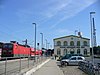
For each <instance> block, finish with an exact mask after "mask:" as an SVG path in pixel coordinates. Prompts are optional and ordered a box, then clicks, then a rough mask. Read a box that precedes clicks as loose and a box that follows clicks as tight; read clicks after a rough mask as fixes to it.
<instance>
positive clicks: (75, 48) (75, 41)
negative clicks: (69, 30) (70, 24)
mask: <svg viewBox="0 0 100 75" xmlns="http://www.w3.org/2000/svg"><path fill="white" fill-rule="evenodd" d="M76 32H78V30H75V43H76V45H75V50H76V51H77V41H76V37H77V36H76Z"/></svg>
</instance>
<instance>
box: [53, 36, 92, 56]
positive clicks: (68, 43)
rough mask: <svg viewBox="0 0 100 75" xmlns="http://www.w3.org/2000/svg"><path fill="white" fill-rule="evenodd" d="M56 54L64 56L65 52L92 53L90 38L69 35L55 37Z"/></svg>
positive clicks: (86, 54) (85, 54) (87, 54)
mask: <svg viewBox="0 0 100 75" xmlns="http://www.w3.org/2000/svg"><path fill="white" fill-rule="evenodd" d="M53 41H54V54H56V55H58V56H64V55H65V54H82V55H84V56H89V55H90V39H88V38H84V37H81V36H75V35H69V36H64V37H59V38H55V39H53Z"/></svg>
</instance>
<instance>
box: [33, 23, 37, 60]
mask: <svg viewBox="0 0 100 75" xmlns="http://www.w3.org/2000/svg"><path fill="white" fill-rule="evenodd" d="M32 24H33V25H34V26H35V34H34V35H35V36H34V51H35V60H34V61H36V23H32Z"/></svg>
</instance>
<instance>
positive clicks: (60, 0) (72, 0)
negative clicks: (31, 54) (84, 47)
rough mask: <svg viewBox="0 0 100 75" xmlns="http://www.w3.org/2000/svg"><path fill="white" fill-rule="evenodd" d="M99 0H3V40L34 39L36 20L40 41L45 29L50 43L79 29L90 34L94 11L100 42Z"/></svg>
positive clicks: (0, 22) (0, 13) (0, 8)
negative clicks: (92, 12)
mask: <svg viewBox="0 0 100 75" xmlns="http://www.w3.org/2000/svg"><path fill="white" fill-rule="evenodd" d="M99 4H100V1H99V0H0V36H1V37H0V41H1V42H9V41H10V40H16V41H18V42H20V43H23V42H22V41H23V40H25V39H28V44H30V45H32V44H33V41H34V25H32V23H36V24H37V42H39V43H41V35H40V33H41V32H42V33H43V35H44V44H45V39H47V40H48V42H49V43H50V45H53V39H54V38H57V37H61V36H67V35H74V34H75V30H80V31H81V32H82V36H83V37H86V38H90V18H89V12H90V11H95V12H96V14H95V15H94V18H95V25H96V35H97V44H98V45H100V42H99V41H100V35H99V32H100V29H99V28H100V21H99V20H100V8H99Z"/></svg>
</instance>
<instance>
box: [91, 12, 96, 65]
mask: <svg viewBox="0 0 100 75" xmlns="http://www.w3.org/2000/svg"><path fill="white" fill-rule="evenodd" d="M93 14H95V12H90V25H91V48H92V62H93V65H94V51H93V42H94V41H93V22H92V15H93Z"/></svg>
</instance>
